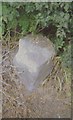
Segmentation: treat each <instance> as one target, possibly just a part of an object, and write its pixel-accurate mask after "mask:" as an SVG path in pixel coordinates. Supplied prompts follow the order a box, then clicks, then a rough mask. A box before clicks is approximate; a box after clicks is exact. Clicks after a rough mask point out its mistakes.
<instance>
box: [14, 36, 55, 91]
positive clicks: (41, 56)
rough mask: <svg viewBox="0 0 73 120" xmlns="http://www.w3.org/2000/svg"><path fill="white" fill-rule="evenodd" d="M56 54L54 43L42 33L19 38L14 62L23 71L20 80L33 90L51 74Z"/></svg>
mask: <svg viewBox="0 0 73 120" xmlns="http://www.w3.org/2000/svg"><path fill="white" fill-rule="evenodd" d="M54 56H55V50H54V46H53V43H52V42H51V41H50V40H49V39H48V38H46V37H44V36H42V35H32V34H30V35H27V36H26V37H24V38H23V39H20V40H19V50H18V52H17V54H16V56H15V57H14V60H13V64H14V65H15V66H16V67H17V70H18V71H19V72H21V74H20V80H22V82H23V83H24V84H25V87H26V88H27V89H28V90H30V91H32V90H33V89H35V88H36V87H38V86H39V84H40V83H41V82H43V80H44V79H45V78H46V77H47V76H48V75H49V74H50V72H51V70H52V68H53V61H52V59H53V58H54Z"/></svg>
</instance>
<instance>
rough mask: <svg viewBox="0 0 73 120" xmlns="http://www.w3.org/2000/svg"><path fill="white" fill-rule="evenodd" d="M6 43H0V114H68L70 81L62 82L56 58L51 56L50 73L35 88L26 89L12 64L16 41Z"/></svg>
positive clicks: (64, 116)
mask: <svg viewBox="0 0 73 120" xmlns="http://www.w3.org/2000/svg"><path fill="white" fill-rule="evenodd" d="M9 45H10V44H8V43H3V48H2V50H3V51H2V52H3V53H2V56H3V62H2V67H3V72H2V77H3V81H2V84H3V111H2V112H3V113H2V116H3V118H70V117H71V96H70V95H69V94H68V93H69V92H70V84H67V83H66V82H65V76H64V71H63V68H62V65H61V63H60V61H59V58H57V57H56V58H55V59H54V69H53V71H52V73H51V74H50V75H49V76H48V77H47V78H46V79H45V80H44V81H43V83H42V84H41V85H40V86H39V88H37V89H36V90H35V91H33V92H32V93H29V92H28V91H27V90H26V89H25V86H24V85H23V84H22V83H21V82H20V80H19V77H18V76H17V71H16V68H15V67H14V66H13V65H12V60H13V57H14V55H15V54H16V51H17V49H18V42H16V43H15V42H14V43H11V45H10V46H9ZM19 74H20V73H19Z"/></svg>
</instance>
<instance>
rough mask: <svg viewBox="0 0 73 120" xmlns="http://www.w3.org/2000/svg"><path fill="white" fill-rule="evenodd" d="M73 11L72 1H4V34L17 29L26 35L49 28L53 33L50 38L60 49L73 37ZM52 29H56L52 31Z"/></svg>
mask: <svg viewBox="0 0 73 120" xmlns="http://www.w3.org/2000/svg"><path fill="white" fill-rule="evenodd" d="M72 11H73V3H71V2H68V3H67V2H65V3H63V2H54V3H53V2H48V3H46V2H42V3H39V2H38V3H36V2H34V3H33V2H28V3H27V2H23V3H18V2H16V3H15V2H8V3H7V2H6V3H2V34H3V36H4V35H5V34H6V32H7V30H10V31H11V30H13V31H15V30H16V31H19V32H20V33H23V34H24V35H26V34H27V33H31V32H32V33H39V32H43V31H44V29H45V30H46V29H48V31H47V35H48V36H50V35H51V34H52V35H51V36H52V37H51V38H50V39H51V40H52V41H53V42H54V43H55V46H56V50H57V51H58V50H59V49H61V48H63V47H64V46H65V44H66V42H67V41H68V39H71V37H72V32H73V23H72V22H73V21H72V20H73V14H72ZM50 29H52V30H54V29H55V31H54V32H52V33H51V32H50ZM52 30H51V31H52ZM45 34H46V31H45Z"/></svg>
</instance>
